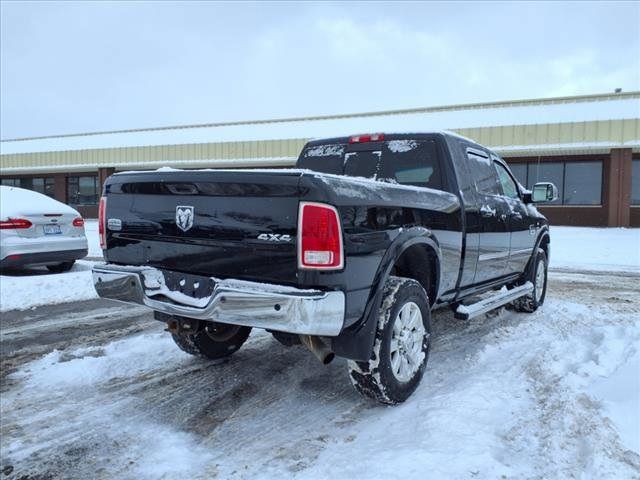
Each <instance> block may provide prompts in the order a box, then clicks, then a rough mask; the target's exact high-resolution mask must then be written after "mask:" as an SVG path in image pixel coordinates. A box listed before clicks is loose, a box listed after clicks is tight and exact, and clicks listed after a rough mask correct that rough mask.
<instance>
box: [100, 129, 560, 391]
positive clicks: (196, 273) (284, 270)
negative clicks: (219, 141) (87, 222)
mask: <svg viewBox="0 0 640 480" xmlns="http://www.w3.org/2000/svg"><path fill="white" fill-rule="evenodd" d="M556 195H557V190H556V189H555V187H554V186H553V185H552V184H547V183H540V184H536V185H535V186H534V187H533V190H532V191H528V190H526V189H524V188H523V187H522V186H521V185H519V184H518V182H517V181H516V180H515V177H514V176H513V174H512V173H511V172H510V171H509V168H508V167H507V165H506V164H505V162H504V161H502V160H501V159H500V157H499V156H498V155H496V154H495V153H493V152H492V151H490V150H489V149H487V148H484V147H482V146H481V145H478V144H476V143H474V142H473V141H471V140H468V139H465V138H462V137H459V136H457V135H454V134H451V133H446V132H440V133H423V134H394V135H389V134H386V135H384V134H371V135H357V136H352V137H342V138H331V139H325V140H314V141H311V142H309V143H307V144H306V145H305V147H304V149H303V150H302V152H301V154H300V157H299V159H298V162H297V168H296V169H287V170H278V169H273V170H191V171H189V170H172V169H160V170H158V171H150V172H124V173H117V174H115V175H113V176H111V177H110V178H109V179H108V180H107V182H106V184H105V187H104V192H103V196H102V199H101V201H100V220H99V231H100V238H101V244H102V248H103V249H104V258H105V261H106V263H105V264H100V265H97V266H95V267H94V270H93V277H94V284H95V287H96V290H97V292H98V293H99V295H100V296H102V297H105V298H110V299H114V300H120V301H124V302H130V303H136V304H142V305H146V306H148V307H149V308H151V309H153V310H154V311H155V317H156V318H157V319H158V320H161V321H163V322H166V323H167V325H168V329H169V331H170V332H171V334H172V336H173V339H174V340H175V342H176V344H177V345H178V346H179V347H180V348H181V349H183V350H184V351H186V352H188V353H191V354H194V355H202V356H205V357H208V358H212V359H220V358H224V357H227V356H229V355H231V354H232V353H233V352H235V351H236V350H238V349H239V348H240V347H241V345H242V344H243V343H244V342H245V340H246V339H247V337H248V336H249V333H250V330H251V328H252V327H257V328H263V329H266V330H268V331H270V332H271V333H272V334H273V336H274V337H275V338H276V339H277V340H278V341H280V342H281V343H283V344H285V345H288V346H290V345H293V344H297V343H303V344H305V345H306V346H307V347H308V348H309V349H310V350H311V351H312V352H313V353H314V354H315V355H316V356H317V357H318V358H319V359H320V360H321V361H323V362H324V363H328V362H329V361H331V359H332V358H333V357H334V355H338V356H341V357H344V358H346V359H348V368H349V376H350V379H351V381H352V383H353V384H354V386H355V388H356V389H357V390H358V391H359V392H360V393H362V394H364V395H366V396H369V397H372V398H374V399H377V400H378V401H380V402H383V403H388V404H394V403H398V402H402V401H404V400H405V399H406V398H407V397H408V396H409V395H411V393H412V392H413V391H414V390H415V389H416V387H417V385H418V383H419V382H420V379H421V378H422V375H423V372H424V369H425V366H426V363H427V358H428V355H429V347H430V330H431V329H430V316H431V314H430V312H431V310H432V309H434V308H437V307H440V306H444V305H449V306H451V307H452V308H453V310H454V312H455V316H456V317H457V318H460V319H468V318H471V317H474V316H478V315H481V314H483V313H485V312H488V311H489V310H492V309H495V308H497V307H500V306H503V305H507V304H510V305H512V306H513V308H515V309H516V310H518V311H524V312H532V311H534V310H535V309H536V308H538V307H539V306H540V305H541V304H542V302H543V301H544V298H545V291H546V279H547V263H548V259H549V240H550V238H549V228H548V222H547V220H546V219H545V218H544V217H543V216H542V215H541V214H540V213H539V212H538V210H537V209H536V208H535V206H534V204H535V203H537V202H544V201H551V200H553V199H554V198H555V196H556Z"/></svg>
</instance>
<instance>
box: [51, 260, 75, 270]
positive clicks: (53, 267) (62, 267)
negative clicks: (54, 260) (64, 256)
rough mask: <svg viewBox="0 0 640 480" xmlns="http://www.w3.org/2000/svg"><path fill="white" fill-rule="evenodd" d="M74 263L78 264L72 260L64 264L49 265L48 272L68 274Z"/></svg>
mask: <svg viewBox="0 0 640 480" xmlns="http://www.w3.org/2000/svg"><path fill="white" fill-rule="evenodd" d="M74 263H76V261H75V260H71V261H70V262H62V263H58V264H56V265H47V270H49V271H50V272H51V273H62V272H68V271H69V270H71V269H72V268H73V264H74Z"/></svg>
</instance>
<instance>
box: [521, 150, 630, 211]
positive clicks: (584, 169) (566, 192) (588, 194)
mask: <svg viewBox="0 0 640 480" xmlns="http://www.w3.org/2000/svg"><path fill="white" fill-rule="evenodd" d="M634 161H635V160H634ZM509 168H510V169H511V171H512V172H513V173H514V175H515V176H516V178H517V179H518V180H519V181H520V183H522V184H523V185H526V187H527V188H528V189H529V190H531V188H532V187H533V185H534V184H536V183H538V182H551V183H553V184H554V185H555V186H556V187H558V199H557V200H555V201H554V202H551V204H552V205H601V204H602V162H600V161H596V162H539V163H538V162H536V163H533V162H532V163H527V164H524V163H520V164H515V165H510V166H509ZM638 169H639V170H640V167H638ZM637 175H638V176H640V173H638V174H637ZM634 178H635V177H634ZM634 181H635V182H640V180H634ZM636 191H638V192H639V193H638V194H637V197H640V186H638V187H637V188H636ZM638 203H639V204H640V198H638Z"/></svg>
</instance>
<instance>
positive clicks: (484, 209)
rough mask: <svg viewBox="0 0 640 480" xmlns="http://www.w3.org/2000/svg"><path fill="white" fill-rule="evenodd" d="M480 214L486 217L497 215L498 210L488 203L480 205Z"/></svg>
mask: <svg viewBox="0 0 640 480" xmlns="http://www.w3.org/2000/svg"><path fill="white" fill-rule="evenodd" d="M480 215H482V216H483V217H485V218H490V217H495V216H496V211H495V210H494V209H493V208H491V207H490V206H488V205H483V206H481V207H480Z"/></svg>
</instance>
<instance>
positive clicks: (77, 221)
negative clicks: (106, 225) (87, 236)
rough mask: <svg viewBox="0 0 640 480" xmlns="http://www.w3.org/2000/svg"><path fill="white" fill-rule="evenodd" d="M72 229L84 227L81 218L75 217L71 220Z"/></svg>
mask: <svg viewBox="0 0 640 480" xmlns="http://www.w3.org/2000/svg"><path fill="white" fill-rule="evenodd" d="M73 226H74V227H84V219H83V218H82V217H77V218H74V219H73Z"/></svg>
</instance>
